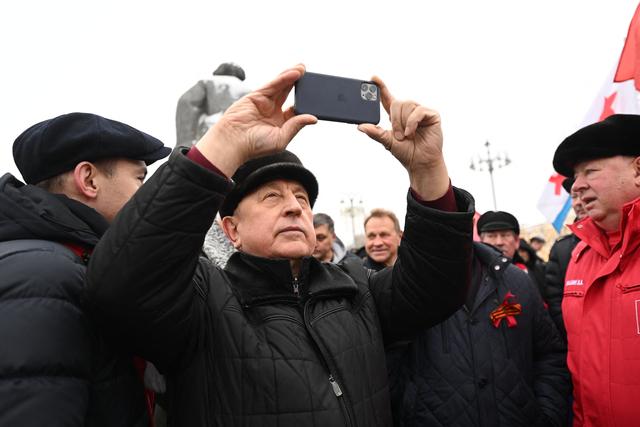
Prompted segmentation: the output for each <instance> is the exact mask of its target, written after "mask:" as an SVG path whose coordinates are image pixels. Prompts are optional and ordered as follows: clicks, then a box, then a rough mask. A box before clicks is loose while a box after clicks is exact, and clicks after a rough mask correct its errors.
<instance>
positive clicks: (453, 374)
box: [389, 243, 570, 427]
mask: <svg viewBox="0 0 640 427" xmlns="http://www.w3.org/2000/svg"><path fill="white" fill-rule="evenodd" d="M474 255H475V258H476V263H475V264H474V268H475V269H477V268H481V269H482V271H483V273H482V274H481V275H480V274H479V275H477V276H476V275H475V274H474V277H478V278H480V280H481V283H480V284H476V286H477V294H476V297H475V302H474V305H473V307H472V308H471V309H467V308H466V307H463V308H462V309H460V310H458V312H456V313H455V314H454V315H453V316H452V317H451V318H449V319H447V320H446V321H445V322H443V323H441V324H440V325H437V326H435V327H433V328H431V329H429V330H426V331H424V332H423V333H422V334H421V335H420V336H419V338H418V339H416V340H415V341H413V342H411V343H410V344H407V345H404V346H395V347H394V348H391V349H389V371H390V373H391V380H392V391H391V394H392V404H393V411H394V420H395V422H396V423H395V424H396V426H398V427H409V426H433V427H435V426H438V427H440V426H442V427H472V426H473V427H476V426H478V427H480V426H482V427H498V426H503V427H516V426H562V425H565V423H566V420H567V416H568V408H569V406H568V399H569V382H570V380H569V374H568V371H567V368H566V364H565V358H566V349H565V347H564V344H563V341H562V340H561V339H560V337H559V335H558V332H557V330H556V328H555V325H554V324H553V321H552V320H551V318H550V316H549V314H548V313H547V311H546V310H545V309H544V306H543V303H542V300H541V297H540V295H539V293H538V291H537V289H536V288H535V286H534V285H533V283H532V282H531V280H530V279H529V277H528V276H527V274H526V273H524V272H523V271H521V270H520V269H518V268H517V267H515V266H513V265H511V264H510V263H509V261H508V260H507V258H504V257H503V256H502V255H501V254H499V253H497V252H495V251H494V250H493V249H491V248H489V247H488V246H486V245H483V244H480V243H476V244H475V245H474ZM507 292H511V293H512V294H513V295H515V297H516V298H515V302H517V303H519V304H521V308H522V312H521V314H519V315H517V316H514V317H515V319H516V322H517V324H516V326H515V327H512V328H509V327H508V326H507V322H506V321H504V319H503V321H501V322H500V325H499V327H497V328H496V327H495V326H494V325H493V324H492V322H491V321H490V319H489V315H490V313H491V312H492V311H493V310H495V309H496V308H497V307H498V305H499V304H500V303H502V302H503V301H504V298H505V295H506V294H507ZM511 302H513V301H511Z"/></svg>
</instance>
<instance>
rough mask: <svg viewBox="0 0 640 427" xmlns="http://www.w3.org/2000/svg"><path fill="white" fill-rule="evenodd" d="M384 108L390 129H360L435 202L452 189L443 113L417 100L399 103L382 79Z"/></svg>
mask: <svg viewBox="0 0 640 427" xmlns="http://www.w3.org/2000/svg"><path fill="white" fill-rule="evenodd" d="M371 80H372V81H373V82H374V83H375V84H376V85H377V86H378V88H379V89H380V98H381V102H382V106H383V107H384V109H385V111H386V112H387V113H388V114H389V119H390V121H391V129H389V130H385V129H383V128H381V127H380V126H375V125H373V124H361V125H359V126H358V130H360V131H361V132H363V133H365V134H367V135H368V136H369V137H370V138H372V139H374V140H376V141H378V142H379V143H380V144H382V145H383V146H384V147H385V148H386V149H387V150H389V151H390V152H391V154H393V156H394V157H395V158H396V159H398V161H399V162H400V163H401V164H402V165H403V166H404V167H405V169H407V172H408V173H409V180H410V182H411V188H412V189H413V190H414V191H416V192H417V193H418V194H419V195H420V197H421V198H423V199H424V200H436V199H438V198H440V197H442V196H443V195H444V194H445V193H446V192H447V190H448V189H449V173H448V171H447V166H446V164H445V162H444V156H443V154H442V142H443V139H442V128H441V125H440V124H441V123H440V114H438V112H437V111H435V110H430V109H428V108H426V107H424V106H422V105H420V104H418V103H417V102H415V101H398V100H396V99H395V98H394V97H393V96H392V95H391V92H390V91H389V89H388V88H387V86H386V84H385V83H384V82H383V81H382V80H381V79H380V78H379V77H373V78H372V79H371Z"/></svg>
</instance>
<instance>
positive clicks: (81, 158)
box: [0, 113, 170, 427]
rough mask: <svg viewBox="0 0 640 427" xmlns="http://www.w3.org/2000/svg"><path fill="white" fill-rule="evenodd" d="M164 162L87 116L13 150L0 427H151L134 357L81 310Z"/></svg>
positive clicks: (34, 130) (139, 142) (115, 125)
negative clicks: (110, 238)
mask: <svg viewBox="0 0 640 427" xmlns="http://www.w3.org/2000/svg"><path fill="white" fill-rule="evenodd" d="M169 153H170V149H169V148H166V147H164V146H163V144H162V143H161V142H160V141H159V140H157V139H155V138H153V137H152V136H149V135H147V134H145V133H143V132H140V131H139V130H137V129H134V128H132V127H130V126H127V125H125V124H123V123H119V122H116V121H113V120H109V119H105V118H103V117H100V116H96V115H94V114H85V113H72V114H66V115H63V116H59V117H56V118H53V119H50V120H46V121H44V122H41V123H38V124H36V125H33V126H32V127H30V128H29V129H27V130H26V131H24V132H23V133H22V134H21V135H20V136H19V137H18V138H17V139H16V141H15V142H14V145H13V155H14V160H15V163H16V165H17V166H18V169H19V170H20V172H21V174H22V176H23V178H24V181H25V182H26V185H25V184H23V183H22V182H20V181H19V180H18V179H17V178H15V177H13V176H12V175H11V174H5V175H4V176H3V177H2V178H0V277H1V278H2V279H1V280H0V343H1V344H0V425H2V426H45V425H46V426H78V427H80V426H98V425H99V426H114V427H115V426H136V427H138V426H139V427H146V426H148V420H149V418H148V414H147V410H146V403H145V396H144V391H143V387H142V382H141V381H140V379H139V378H138V376H137V374H136V371H135V367H134V360H133V357H132V356H131V355H130V354H126V353H122V351H121V350H120V349H119V348H117V347H115V346H114V345H112V344H110V343H109V342H108V341H106V340H105V339H104V338H103V336H102V335H101V334H100V333H99V332H98V331H97V330H96V328H95V327H94V325H93V324H92V323H91V322H90V320H89V318H88V316H87V313H86V310H85V307H84V304H83V301H82V300H83V292H84V287H85V286H84V279H85V273H86V264H87V262H88V260H89V258H90V256H91V251H92V249H93V247H94V246H95V245H96V243H97V242H98V239H100V237H101V236H102V234H103V233H104V232H105V230H106V229H107V227H108V226H109V223H110V222H111V221H113V219H114V217H115V216H116V214H117V212H118V211H119V210H120V208H122V206H123V205H124V204H125V203H126V202H127V200H128V199H129V198H130V197H131V196H132V195H133V193H134V192H135V191H136V190H137V189H138V188H139V187H140V186H141V185H142V181H143V180H144V178H145V175H146V170H147V168H146V166H147V165H148V164H151V163H153V162H155V161H156V160H159V159H161V158H163V157H166V156H167V155H169Z"/></svg>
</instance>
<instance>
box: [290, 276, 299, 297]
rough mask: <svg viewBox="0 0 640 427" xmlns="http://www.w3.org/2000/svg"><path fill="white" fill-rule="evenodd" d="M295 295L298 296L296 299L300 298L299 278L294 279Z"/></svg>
mask: <svg viewBox="0 0 640 427" xmlns="http://www.w3.org/2000/svg"><path fill="white" fill-rule="evenodd" d="M292 287H293V294H294V295H295V296H296V298H300V284H299V283H298V278H297V277H294V278H293V285H292Z"/></svg>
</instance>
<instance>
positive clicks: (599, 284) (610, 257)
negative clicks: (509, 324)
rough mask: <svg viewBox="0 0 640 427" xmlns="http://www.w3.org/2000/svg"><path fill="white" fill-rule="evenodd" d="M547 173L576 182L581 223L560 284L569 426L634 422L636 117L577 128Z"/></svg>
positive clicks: (638, 322)
mask: <svg viewBox="0 0 640 427" xmlns="http://www.w3.org/2000/svg"><path fill="white" fill-rule="evenodd" d="M553 166H554V168H555V170H556V171H557V172H558V173H560V174H561V175H564V176H569V177H574V178H575V182H574V183H573V186H572V188H571V190H572V191H573V192H576V193H577V194H578V196H579V197H580V199H581V200H582V203H583V204H584V208H585V210H586V213H587V217H586V218H584V219H583V220H581V221H578V222H577V223H574V224H572V225H571V226H570V228H571V230H572V231H573V232H574V233H575V234H576V236H577V237H578V238H580V240H581V241H580V243H578V245H577V246H576V248H575V249H574V250H573V253H572V255H571V261H570V262H569V266H568V268H567V273H566V276H565V279H564V296H563V300H562V315H563V318H564V323H565V327H566V330H567V339H568V344H569V353H568V358H567V361H568V365H569V369H570V370H571V376H572V379H573V389H574V393H573V396H574V407H573V413H574V426H598V427H608V426H634V425H638V424H639V423H640V405H638V395H640V238H639V237H638V236H639V233H640V199H638V198H639V197H640V116H636V115H623V114H616V115H612V116H610V117H608V118H607V119H605V120H604V121H602V122H598V123H595V124H592V125H589V126H587V127H585V128H582V129H580V130H579V131H577V132H576V133H574V134H573V135H571V136H569V137H568V138H566V139H565V140H564V141H563V142H562V143H561V144H560V145H559V146H558V148H557V150H556V152H555V155H554V158H553Z"/></svg>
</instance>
